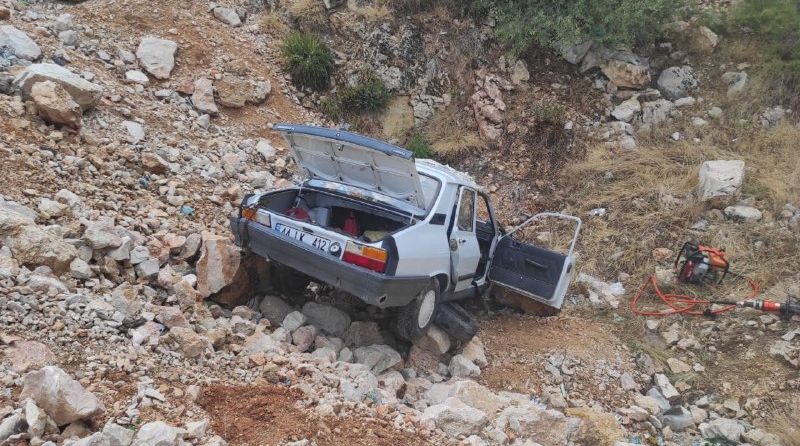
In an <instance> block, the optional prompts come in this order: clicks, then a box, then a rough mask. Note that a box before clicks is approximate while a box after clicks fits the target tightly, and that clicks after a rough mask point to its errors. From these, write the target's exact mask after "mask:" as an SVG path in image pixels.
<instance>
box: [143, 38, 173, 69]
mask: <svg viewBox="0 0 800 446" xmlns="http://www.w3.org/2000/svg"><path fill="white" fill-rule="evenodd" d="M177 51H178V44H177V43H175V42H173V41H171V40H166V39H159V38H157V37H152V36H148V37H144V38H142V41H141V42H140V43H139V48H138V49H137V50H136V58H137V59H139V65H141V66H142V68H144V69H145V71H147V72H148V73H150V74H151V75H152V76H153V77H155V78H156V79H169V75H170V73H172V69H173V68H175V53H176V52H177Z"/></svg>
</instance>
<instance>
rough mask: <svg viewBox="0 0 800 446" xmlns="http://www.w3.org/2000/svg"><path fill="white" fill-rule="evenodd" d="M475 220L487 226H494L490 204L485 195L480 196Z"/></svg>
mask: <svg viewBox="0 0 800 446" xmlns="http://www.w3.org/2000/svg"><path fill="white" fill-rule="evenodd" d="M475 211H476V212H475V218H476V219H477V220H478V221H479V222H481V223H485V224H487V225H491V224H492V215H491V214H490V213H489V202H488V201H487V198H486V196H485V195H483V194H481V195H479V196H478V208H477V209H476V210H475Z"/></svg>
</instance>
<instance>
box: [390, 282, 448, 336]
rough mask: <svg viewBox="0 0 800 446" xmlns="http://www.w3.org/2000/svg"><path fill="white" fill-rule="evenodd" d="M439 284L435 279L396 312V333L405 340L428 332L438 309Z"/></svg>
mask: <svg viewBox="0 0 800 446" xmlns="http://www.w3.org/2000/svg"><path fill="white" fill-rule="evenodd" d="M438 285H439V284H438V283H437V281H436V280H435V279H432V280H431V282H430V283H429V284H428V286H426V287H425V288H424V289H423V290H422V291H421V292H420V293H419V296H417V297H416V298H415V299H414V300H412V301H411V302H409V303H408V305H406V306H404V307H402V308H401V309H400V311H399V312H398V314H397V334H398V335H399V336H400V337H401V338H403V339H405V340H406V341H413V340H414V339H417V338H420V337H422V336H424V335H425V333H427V332H428V327H430V326H431V325H432V324H433V321H434V320H435V319H436V312H437V310H438V309H439V303H440V302H439V300H440V298H441V293H440V292H439V286H438Z"/></svg>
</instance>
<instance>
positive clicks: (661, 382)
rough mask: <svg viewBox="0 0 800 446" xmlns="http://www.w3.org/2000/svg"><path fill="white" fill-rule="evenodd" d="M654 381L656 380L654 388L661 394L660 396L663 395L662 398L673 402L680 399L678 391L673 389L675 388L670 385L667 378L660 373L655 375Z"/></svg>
mask: <svg viewBox="0 0 800 446" xmlns="http://www.w3.org/2000/svg"><path fill="white" fill-rule="evenodd" d="M655 380H656V386H657V387H658V390H659V391H660V392H661V395H663V396H664V398H666V399H667V400H669V401H675V400H677V399H678V398H680V396H681V394H680V393H678V390H677V389H675V386H673V385H672V383H671V382H669V378H667V375H664V374H662V373H657V374H656V375H655Z"/></svg>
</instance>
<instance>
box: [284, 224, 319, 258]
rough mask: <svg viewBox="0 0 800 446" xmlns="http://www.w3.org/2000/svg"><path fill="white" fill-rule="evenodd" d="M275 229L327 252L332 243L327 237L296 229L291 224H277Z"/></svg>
mask: <svg viewBox="0 0 800 446" xmlns="http://www.w3.org/2000/svg"><path fill="white" fill-rule="evenodd" d="M275 230H276V231H278V232H280V233H281V234H283V235H285V236H287V237H291V238H293V239H295V240H298V241H301V242H303V243H305V244H306V245H309V246H313V247H314V248H317V249H319V250H320V251H326V252H327V251H328V246H330V245H331V241H330V240H328V239H326V238H322V237H317V236H316V235H313V234H309V233H308V232H305V231H301V230H299V229H295V228H293V227H291V226H286V225H283V224H281V223H276V224H275Z"/></svg>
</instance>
